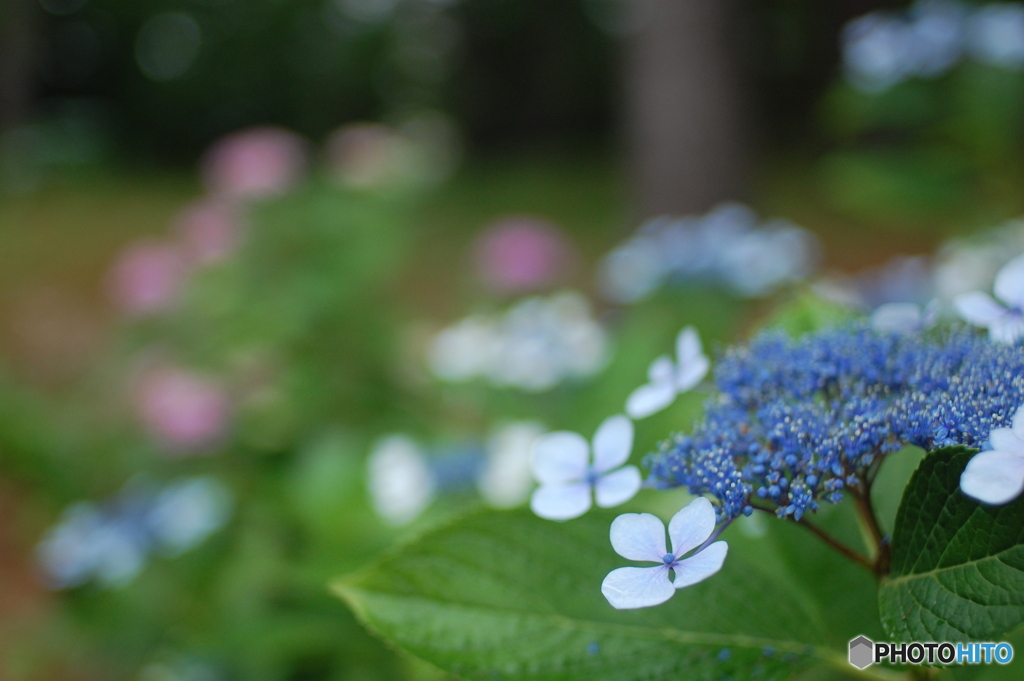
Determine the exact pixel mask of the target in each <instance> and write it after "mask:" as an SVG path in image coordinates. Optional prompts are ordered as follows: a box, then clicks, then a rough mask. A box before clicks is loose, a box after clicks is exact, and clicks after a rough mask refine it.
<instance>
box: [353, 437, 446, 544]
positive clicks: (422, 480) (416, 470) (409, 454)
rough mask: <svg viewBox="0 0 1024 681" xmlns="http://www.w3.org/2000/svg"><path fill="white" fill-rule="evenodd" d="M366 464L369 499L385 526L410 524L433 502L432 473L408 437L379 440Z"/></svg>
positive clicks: (433, 485)
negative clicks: (385, 523) (386, 524)
mask: <svg viewBox="0 0 1024 681" xmlns="http://www.w3.org/2000/svg"><path fill="white" fill-rule="evenodd" d="M366 465H367V486H368V487H369V491H370V500H371V502H372V503H373V507H374V510H376V511H377V514H378V515H379V516H380V517H381V518H383V519H384V520H385V521H387V522H388V523H391V524H393V525H405V524H407V523H410V522H412V521H413V520H415V519H416V518H417V517H418V516H419V515H420V513H422V512H423V510H424V509H426V507H427V506H429V505H430V502H431V501H432V500H433V498H434V490H435V487H436V484H435V481H434V477H433V474H432V473H431V472H430V468H429V466H428V465H427V460H426V457H425V456H424V454H423V451H422V450H421V449H420V448H419V446H418V445H417V444H416V443H415V442H414V441H413V440H412V439H410V438H409V437H407V436H405V435H389V436H386V437H384V438H382V439H381V440H380V441H378V442H377V444H376V445H375V446H374V448H373V452H371V454H370V458H369V459H368V460H367V463H366Z"/></svg>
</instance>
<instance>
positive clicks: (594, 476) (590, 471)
mask: <svg viewBox="0 0 1024 681" xmlns="http://www.w3.org/2000/svg"><path fill="white" fill-rule="evenodd" d="M600 477H601V474H600V473H598V472H597V471H596V470H594V467H593V466H588V467H587V474H586V475H584V476H583V482H585V483H587V484H588V485H590V486H591V487H593V486H594V485H596V484H597V480H598V478H600Z"/></svg>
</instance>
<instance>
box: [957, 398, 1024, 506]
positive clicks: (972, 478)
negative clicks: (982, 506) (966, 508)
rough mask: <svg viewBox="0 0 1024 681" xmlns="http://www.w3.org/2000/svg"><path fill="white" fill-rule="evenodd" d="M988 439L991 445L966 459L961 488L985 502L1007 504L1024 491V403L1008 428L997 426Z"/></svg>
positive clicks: (968, 494)
mask: <svg viewBox="0 0 1024 681" xmlns="http://www.w3.org/2000/svg"><path fill="white" fill-rule="evenodd" d="M988 441H989V444H991V445H992V449H991V450H990V451H987V452H982V453H981V454H978V455H976V456H975V457H974V458H973V459H971V460H970V461H969V462H968V463H967V468H965V469H964V472H963V474H962V475H961V476H960V489H961V490H963V492H964V494H966V495H967V496H969V497H974V498H975V499H977V500H978V501H982V502H984V503H986V504H1006V503H1009V502H1011V501H1013V500H1014V499H1016V498H1017V497H1019V496H1020V493H1021V492H1022V491H1024V406H1022V407H1020V408H1019V409H1017V412H1016V413H1015V414H1014V415H1013V422H1012V424H1011V426H1010V427H1009V428H996V429H995V430H993V431H992V432H991V433H990V434H989V437H988Z"/></svg>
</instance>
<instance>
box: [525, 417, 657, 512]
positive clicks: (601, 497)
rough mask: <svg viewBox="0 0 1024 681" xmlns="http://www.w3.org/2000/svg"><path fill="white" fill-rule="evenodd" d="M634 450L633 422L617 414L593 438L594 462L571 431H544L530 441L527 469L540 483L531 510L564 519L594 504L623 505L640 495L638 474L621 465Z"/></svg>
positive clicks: (585, 445)
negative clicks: (595, 502)
mask: <svg viewBox="0 0 1024 681" xmlns="http://www.w3.org/2000/svg"><path fill="white" fill-rule="evenodd" d="M632 450H633V422H632V421H630V420H629V419H628V418H626V417H625V416H622V415H621V414H620V415H617V416H612V417H610V418H607V419H605V420H604V422H603V423H602V424H601V425H600V427H598V429H597V432H596V433H595V434H594V444H593V459H591V447H590V445H589V443H587V441H586V439H585V438H584V437H583V436H582V435H580V434H578V433H573V432H570V431H558V432H555V433H548V434H547V435H544V436H542V437H541V438H539V439H538V440H536V441H535V442H534V445H533V451H532V452H531V455H530V467H531V469H532V470H533V474H534V476H535V477H536V478H537V481H538V482H539V483H540V487H538V488H537V489H536V490H534V492H533V496H532V497H531V498H530V508H531V509H533V512H534V513H536V514H537V515H538V516H540V517H541V518H547V519H549V520H569V519H570V518H576V517H578V516H581V515H583V514H584V513H586V512H587V511H588V510H589V509H590V506H591V504H592V503H593V501H594V500H592V499H591V493H593V496H594V497H595V499H596V501H597V505H598V506H600V507H601V508H611V507H612V506H618V505H619V504H624V503H626V502H627V501H629V500H630V499H632V498H633V497H634V496H635V495H636V493H637V492H638V491H640V486H641V479H640V470H639V469H638V468H637V467H636V466H623V464H624V463H626V461H628V460H629V455H630V452H632Z"/></svg>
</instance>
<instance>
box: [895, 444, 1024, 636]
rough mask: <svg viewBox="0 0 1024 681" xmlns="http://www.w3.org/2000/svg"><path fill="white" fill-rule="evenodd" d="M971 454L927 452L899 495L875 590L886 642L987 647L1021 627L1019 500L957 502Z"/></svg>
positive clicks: (1023, 550) (1023, 545) (1023, 588)
mask: <svg viewBox="0 0 1024 681" xmlns="http://www.w3.org/2000/svg"><path fill="white" fill-rule="evenodd" d="M974 454H975V450H972V449H967V448H966V447H948V448H946V449H939V450H936V451H934V452H932V453H931V454H929V455H928V456H927V457H926V458H925V459H924V461H922V463H921V465H920V467H918V469H917V471H916V472H915V473H914V475H913V477H911V479H910V482H909V483H908V484H907V489H906V491H905V492H904V493H903V501H902V502H901V503H900V508H899V511H898V512H897V514H896V527H895V530H894V532H893V538H892V571H891V573H890V575H889V576H888V578H887V579H885V580H884V581H883V583H882V585H881V588H880V589H879V610H880V611H881V614H882V624H883V625H884V626H885V628H886V631H887V632H888V633H889V635H890V636H892V637H893V638H894V639H897V640H918V641H965V640H983V641H991V640H995V639H996V637H998V636H1000V635H1002V634H1004V633H1006V632H1007V631H1009V630H1011V629H1013V628H1014V627H1016V626H1017V625H1019V624H1021V623H1024V498H1020V499H1017V500H1016V501H1014V502H1013V503H1010V504H1007V505H1005V506H988V505H985V504H981V503H978V502H977V501H975V500H973V499H970V498H969V497H967V496H965V495H964V494H963V493H962V492H961V491H960V474H961V473H962V472H963V470H964V467H966V466H967V462H968V461H969V460H970V459H971V457H972V456H973V455H974Z"/></svg>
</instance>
